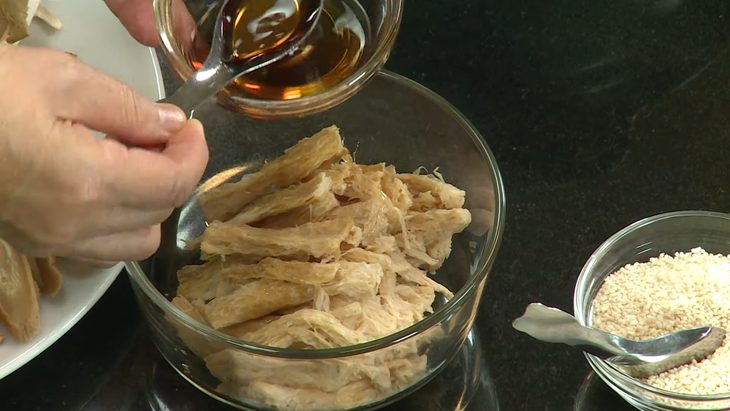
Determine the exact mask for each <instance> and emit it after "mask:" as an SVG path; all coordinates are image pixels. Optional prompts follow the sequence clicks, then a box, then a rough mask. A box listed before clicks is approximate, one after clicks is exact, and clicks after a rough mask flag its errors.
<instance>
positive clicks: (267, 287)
mask: <svg viewBox="0 0 730 411" xmlns="http://www.w3.org/2000/svg"><path fill="white" fill-rule="evenodd" d="M313 297H314V288H313V287H312V286H310V285H304V284H293V283H289V282H286V281H280V280H268V279H261V280H256V281H253V282H250V283H248V284H245V285H242V286H240V287H238V288H237V289H236V290H235V291H233V292H232V293H230V294H226V295H223V296H220V297H216V298H214V299H212V300H211V301H210V302H209V303H207V304H206V305H205V310H204V314H205V319H206V320H207V321H208V323H209V324H210V325H211V326H212V327H213V328H216V329H219V328H223V327H228V326H230V325H234V324H238V323H241V322H244V321H248V320H253V319H255V318H259V317H262V316H264V315H268V314H271V313H273V312H276V311H278V310H281V309H283V308H287V307H292V306H296V305H300V304H302V303H305V302H307V301H311V300H312V298H313Z"/></svg>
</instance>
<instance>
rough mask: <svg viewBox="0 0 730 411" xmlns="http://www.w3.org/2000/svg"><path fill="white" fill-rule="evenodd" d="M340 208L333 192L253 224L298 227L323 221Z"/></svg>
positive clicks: (257, 225) (269, 226) (270, 226)
mask: <svg viewBox="0 0 730 411" xmlns="http://www.w3.org/2000/svg"><path fill="white" fill-rule="evenodd" d="M339 206H340V202H339V201H337V197H335V194H334V193H332V192H329V193H326V194H324V195H323V196H321V197H319V198H316V199H314V200H313V201H312V202H311V203H309V204H306V205H303V206H300V207H297V208H294V209H292V210H290V211H288V212H285V213H282V214H278V215H275V216H271V217H268V218H265V219H263V220H261V221H258V222H256V223H255V224H253V225H254V226H256V227H261V228H286V227H296V226H300V225H302V224H306V223H316V222H318V221H322V220H323V219H324V217H325V216H326V215H327V214H329V212H330V211H332V210H334V209H335V208H337V207H339Z"/></svg>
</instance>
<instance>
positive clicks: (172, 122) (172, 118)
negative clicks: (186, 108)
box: [157, 104, 187, 133]
mask: <svg viewBox="0 0 730 411" xmlns="http://www.w3.org/2000/svg"><path fill="white" fill-rule="evenodd" d="M157 109H158V110H159V115H160V124H161V125H162V128H163V130H165V131H167V132H168V133H174V132H176V131H179V130H180V129H181V128H183V126H184V125H185V121H187V117H185V113H183V112H182V110H180V109H179V108H178V107H175V106H173V105H169V104H168V105H165V104H158V105H157Z"/></svg>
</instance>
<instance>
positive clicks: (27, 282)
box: [0, 240, 41, 342]
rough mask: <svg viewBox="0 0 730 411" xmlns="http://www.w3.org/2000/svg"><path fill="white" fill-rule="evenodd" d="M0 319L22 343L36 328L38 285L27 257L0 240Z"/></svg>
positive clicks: (38, 311) (31, 335) (28, 338)
mask: <svg viewBox="0 0 730 411" xmlns="http://www.w3.org/2000/svg"><path fill="white" fill-rule="evenodd" d="M0 320H2V322H3V323H4V324H5V325H6V326H7V327H8V329H9V330H10V333H11V334H13V337H15V338H16V339H17V340H19V341H21V342H26V341H28V340H30V339H31V337H33V335H35V333H36V332H37V331H38V328H39V327H40V321H41V320H40V309H39V307H38V287H37V286H36V284H35V282H34V281H33V274H32V272H31V270H30V265H29V263H28V258H27V257H26V256H24V255H23V254H21V253H20V252H18V251H17V250H15V249H14V248H13V247H12V246H11V245H10V244H8V243H6V242H5V241H2V240H0Z"/></svg>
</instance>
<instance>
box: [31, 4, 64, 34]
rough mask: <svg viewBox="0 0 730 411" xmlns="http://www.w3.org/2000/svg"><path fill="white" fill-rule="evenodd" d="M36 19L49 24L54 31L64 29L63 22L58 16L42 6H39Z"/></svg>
mask: <svg viewBox="0 0 730 411" xmlns="http://www.w3.org/2000/svg"><path fill="white" fill-rule="evenodd" d="M35 17H38V18H39V19H40V20H41V21H42V22H44V23H46V24H48V25H49V26H50V27H51V28H53V29H54V30H61V29H62V28H63V22H62V21H61V19H59V18H58V16H56V14H55V13H54V12H52V11H51V10H50V9H49V8H48V7H46V6H45V5H43V4H41V5H39V6H38V10H36V12H35Z"/></svg>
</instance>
